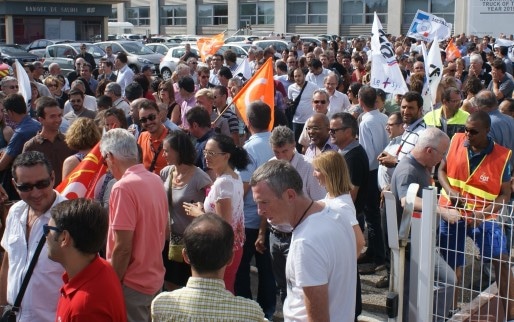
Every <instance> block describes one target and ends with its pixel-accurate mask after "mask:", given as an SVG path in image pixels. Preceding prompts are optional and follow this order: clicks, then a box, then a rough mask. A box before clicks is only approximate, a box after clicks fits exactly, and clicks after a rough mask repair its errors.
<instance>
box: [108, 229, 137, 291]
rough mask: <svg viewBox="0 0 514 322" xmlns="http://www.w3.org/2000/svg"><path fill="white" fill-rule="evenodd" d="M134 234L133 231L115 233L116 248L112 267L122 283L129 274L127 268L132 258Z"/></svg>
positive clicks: (113, 252) (117, 231) (113, 253)
mask: <svg viewBox="0 0 514 322" xmlns="http://www.w3.org/2000/svg"><path fill="white" fill-rule="evenodd" d="M133 237H134V232H133V231H131V230H115V231H114V248H113V250H112V258H111V265H112V267H113V268H114V271H115V272H116V274H117V275H118V278H119V279H120V281H123V277H124V276H125V273H126V272H127V267H128V264H129V262H130V256H132V239H133Z"/></svg>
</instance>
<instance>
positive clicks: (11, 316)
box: [0, 235, 46, 322]
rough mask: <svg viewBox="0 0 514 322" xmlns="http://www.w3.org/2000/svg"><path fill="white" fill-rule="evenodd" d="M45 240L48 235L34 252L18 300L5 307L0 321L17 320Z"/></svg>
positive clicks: (42, 237) (14, 321) (10, 321)
mask: <svg viewBox="0 0 514 322" xmlns="http://www.w3.org/2000/svg"><path fill="white" fill-rule="evenodd" d="M45 242H46V236H45V235H43V236H41V239H40V240H39V243H38V244H37V248H36V251H35V252H34V256H32V259H31V261H30V264H29V268H28V269H27V273H26V274H25V277H23V281H22V282H21V287H20V291H19V293H18V296H16V300H14V305H7V306H6V307H5V309H4V312H3V314H2V318H0V322H16V314H18V312H19V311H20V305H21V300H22V299H23V295H25V291H26V290H27V286H28V285H29V280H30V277H31V276H32V272H33V271H34V267H35V266H36V263H37V260H38V258H39V254H41V250H42V249H43V246H44V245H45Z"/></svg>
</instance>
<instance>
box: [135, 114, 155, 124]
mask: <svg viewBox="0 0 514 322" xmlns="http://www.w3.org/2000/svg"><path fill="white" fill-rule="evenodd" d="M156 118H157V115H156V114H150V115H148V117H142V118H140V119H139V121H140V122H141V123H146V122H147V121H155V119H156Z"/></svg>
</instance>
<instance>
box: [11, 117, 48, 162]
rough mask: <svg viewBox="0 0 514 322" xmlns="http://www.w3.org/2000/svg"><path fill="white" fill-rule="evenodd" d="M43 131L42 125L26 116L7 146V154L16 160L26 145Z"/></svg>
mask: <svg viewBox="0 0 514 322" xmlns="http://www.w3.org/2000/svg"><path fill="white" fill-rule="evenodd" d="M40 130H41V124H39V122H38V121H36V120H34V119H32V118H31V117H30V116H28V115H26V116H25V117H24V118H23V119H22V120H21V122H20V123H19V124H18V127H16V130H14V134H13V136H12V138H11V141H9V144H7V148H6V149H5V153H6V154H7V155H8V156H10V157H11V158H13V159H14V158H16V157H17V156H18V155H19V154H21V152H22V151H23V146H24V145H25V143H26V142H27V141H28V140H30V139H31V138H33V137H34V136H36V134H37V132H39V131H40Z"/></svg>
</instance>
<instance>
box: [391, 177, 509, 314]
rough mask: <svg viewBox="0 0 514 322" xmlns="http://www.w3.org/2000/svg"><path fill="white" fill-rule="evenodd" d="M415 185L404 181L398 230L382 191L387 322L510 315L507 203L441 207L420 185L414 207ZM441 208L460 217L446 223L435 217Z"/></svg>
mask: <svg viewBox="0 0 514 322" xmlns="http://www.w3.org/2000/svg"><path fill="white" fill-rule="evenodd" d="M417 190H418V187H417V185H411V187H409V191H408V193H407V197H406V204H405V207H404V212H403V214H402V218H401V221H400V228H399V229H398V225H397V212H396V201H395V199H394V196H393V195H392V194H390V193H387V194H386V195H385V201H386V213H387V221H388V225H387V226H388V234H389V246H390V248H391V276H390V281H391V283H390V293H389V294H388V301H387V306H388V315H389V321H416V322H418V321H420V322H423V321H501V322H503V321H506V319H507V318H508V319H513V318H514V274H513V271H512V268H513V265H512V264H513V262H512V261H513V260H512V259H511V257H510V251H511V247H512V232H513V229H512V228H513V227H512V225H513V223H512V220H511V218H512V211H513V207H512V206H511V205H504V204H490V206H491V205H492V207H488V208H491V209H493V210H491V211H486V212H482V211H478V210H479V208H478V207H474V206H473V205H474V203H473V202H474V201H473V200H458V202H455V203H454V204H452V205H451V206H449V207H441V206H438V202H437V201H438V199H439V198H440V195H438V194H437V191H436V189H435V188H426V189H423V193H422V196H423V197H422V201H423V202H422V203H423V211H422V212H421V213H419V212H416V211H414V209H413V200H414V199H415V197H416V193H417ZM470 205H471V206H470ZM488 208H486V209H488ZM448 214H451V215H455V214H457V215H459V216H460V219H459V221H458V222H457V223H456V224H452V225H449V224H448V223H447V222H446V221H444V220H442V219H441V218H443V217H445V215H448ZM409 230H410V234H409ZM509 311H510V312H512V313H510V314H509ZM508 319H507V320H508Z"/></svg>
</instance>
